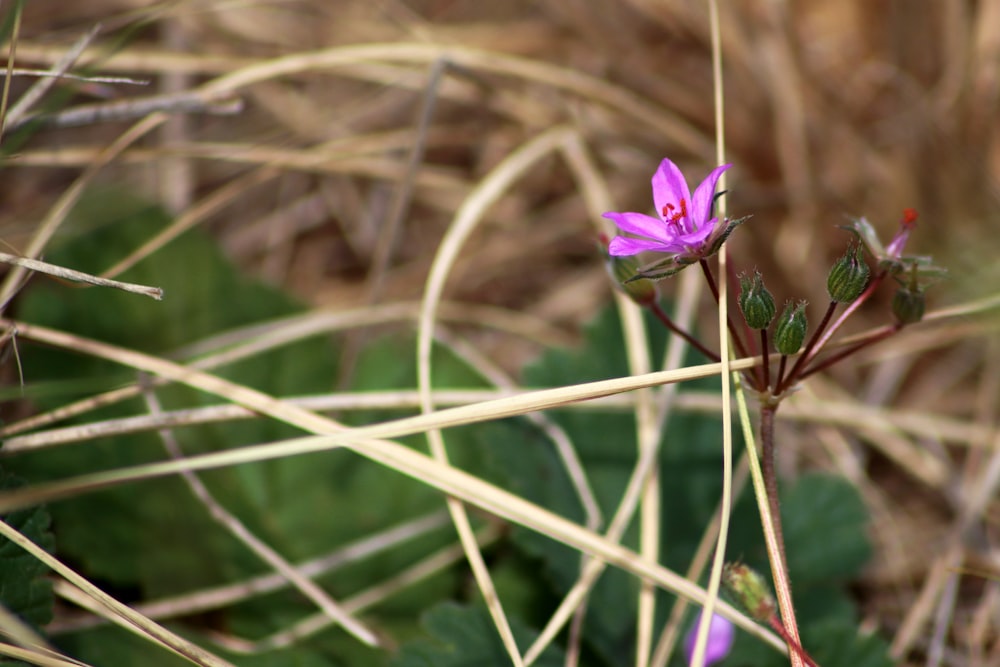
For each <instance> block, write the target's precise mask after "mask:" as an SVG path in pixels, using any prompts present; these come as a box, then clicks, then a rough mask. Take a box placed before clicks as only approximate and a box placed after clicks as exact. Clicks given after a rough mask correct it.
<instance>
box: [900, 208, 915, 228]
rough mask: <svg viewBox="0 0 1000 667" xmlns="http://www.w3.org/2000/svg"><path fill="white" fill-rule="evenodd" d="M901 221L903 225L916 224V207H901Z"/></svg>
mask: <svg viewBox="0 0 1000 667" xmlns="http://www.w3.org/2000/svg"><path fill="white" fill-rule="evenodd" d="M900 222H902V224H903V226H904V227H910V228H912V227H914V226H916V224H917V209H915V208H904V209H903V219H902V220H901V221H900Z"/></svg>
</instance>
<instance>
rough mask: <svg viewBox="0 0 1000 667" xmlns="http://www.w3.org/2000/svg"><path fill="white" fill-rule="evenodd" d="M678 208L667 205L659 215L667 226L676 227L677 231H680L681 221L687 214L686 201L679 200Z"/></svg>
mask: <svg viewBox="0 0 1000 667" xmlns="http://www.w3.org/2000/svg"><path fill="white" fill-rule="evenodd" d="M678 203H679V204H680V207H677V206H674V205H673V204H667V205H666V206H664V207H663V210H662V211H661V213H662V214H663V218H664V221H665V222H666V223H667V224H668V225H676V226H677V228H678V229H681V220H683V219H685V218H686V217H687V214H688V210H687V199H683V198H682V199H681V200H680V201H679V202H678Z"/></svg>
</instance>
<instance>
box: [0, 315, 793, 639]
mask: <svg viewBox="0 0 1000 667" xmlns="http://www.w3.org/2000/svg"><path fill="white" fill-rule="evenodd" d="M20 326H21V328H22V335H24V336H25V337H29V338H32V339H34V340H39V341H41V340H44V341H45V342H47V343H50V344H56V345H62V346H66V347H72V348H74V349H78V350H81V351H85V352H86V353H88V354H93V355H95V356H101V357H104V358H108V359H113V360H115V361H117V362H119V363H124V364H127V365H129V366H132V367H133V368H136V369H138V370H143V371H146V372H149V373H153V374H157V375H160V376H162V377H167V378H170V379H172V380H174V381H176V382H180V383H182V384H185V385H188V386H191V387H194V388H198V389H201V390H203V391H207V392H209V393H213V394H216V395H219V396H224V397H225V398H227V399H228V400H231V401H234V402H237V403H239V404H241V405H244V406H246V407H250V408H252V409H254V410H255V411H257V412H260V413H262V414H266V415H269V416H271V417H273V418H275V419H278V420H280V421H283V422H285V423H289V424H292V425H295V426H298V427H300V428H303V429H305V430H307V431H313V432H319V433H327V434H331V435H325V436H320V437H312V438H302V439H299V440H296V441H286V442H282V443H275V444H272V445H258V446H254V447H244V448H240V449H235V450H230V451H226V452H220V453H214V454H207V455H202V456H197V457H191V458H188V459H186V460H185V461H181V462H168V463H159V464H151V465H144V466H139V467H138V468H136V469H134V470H128V469H124V470H120V471H111V472H108V473H96V474H91V475H84V476H82V477H80V478H77V479H75V480H66V481H64V482H56V483H49V484H39V485H35V486H33V487H29V488H27V489H23V490H18V491H13V492H7V493H0V511H6V510H9V509H13V508H15V507H21V506H24V505H30V504H35V503H37V502H40V501H44V500H47V499H53V498H58V497H66V496H67V495H75V494H77V493H80V492H81V491H83V490H87V489H89V490H93V489H97V488H105V487H107V486H108V485H112V484H120V483H123V482H125V481H127V480H131V479H139V478H150V477H152V476H162V475H169V474H176V473H178V472H180V471H181V470H191V471H195V470H204V469H210V468H213V467H219V466H229V465H238V464H240V463H247V462H250V461H264V460H269V459H272V458H277V457H287V456H295V455H298V454H304V453H308V452H319V451H326V450H329V449H335V448H338V447H349V448H351V449H353V450H354V451H356V452H357V453H359V454H361V455H363V456H365V457H367V458H370V459H372V460H373V461H376V462H379V463H381V464H382V465H385V466H387V467H389V468H392V469H394V470H397V471H399V472H402V473H403V474H405V475H408V476H411V477H414V478H416V479H420V480H421V481H423V482H424V483H426V484H428V485H430V486H433V487H435V488H437V489H440V490H441V491H442V492H444V493H446V494H448V495H450V496H454V497H456V498H459V499H461V500H463V501H465V502H468V503H470V504H474V505H476V506H478V507H480V508H482V509H484V510H486V511H488V512H490V513H492V514H495V515H497V516H499V517H501V518H505V519H507V520H510V521H514V522H516V523H519V524H521V525H524V526H527V527H529V528H532V529H534V530H538V531H540V532H542V533H544V534H546V535H548V536H550V537H553V538H554V539H559V540H561V541H564V542H566V543H567V544H571V545H573V546H574V547H575V548H577V549H580V550H581V551H584V552H587V553H589V554H590V555H592V556H595V557H597V558H599V559H600V560H603V561H606V562H608V563H611V564H614V565H617V566H618V567H622V568H623V569H625V570H627V571H630V572H632V573H634V574H637V575H639V576H643V577H647V578H651V580H652V581H654V582H655V583H656V584H657V585H659V586H666V587H667V588H669V589H670V590H672V591H674V592H675V593H677V594H679V595H683V596H685V597H688V598H689V599H691V600H693V601H696V602H699V603H700V602H701V601H702V592H701V589H699V588H698V587H697V586H695V585H693V584H691V583H690V582H688V581H686V580H684V579H682V578H681V577H678V576H677V575H676V574H674V573H672V572H670V571H669V570H666V569H665V568H662V567H661V566H658V565H655V564H652V563H648V562H646V561H644V560H643V559H641V558H637V557H636V556H635V555H634V553H633V552H632V551H630V550H628V549H625V548H623V547H621V546H620V545H618V544H616V543H613V542H610V541H608V540H607V539H605V538H603V537H600V536H597V535H595V534H594V533H592V532H590V531H588V530H586V529H584V528H582V527H580V526H577V525H576V524H573V523H572V522H569V521H567V520H565V519H563V518H562V517H559V516H557V515H555V514H553V513H551V512H549V511H548V510H545V509H544V508H542V507H539V506H538V505H535V504H532V503H529V502H526V501H525V500H523V499H522V498H520V497H518V496H514V495H512V494H510V493H507V492H506V491H503V490H501V489H498V488H497V487H495V486H492V485H490V484H487V483H485V482H483V481H482V480H480V479H478V478H476V477H473V476H471V475H468V474H466V473H464V472H462V471H459V470H456V469H454V468H452V467H450V466H447V465H442V464H441V463H440V462H438V461H435V460H433V459H431V458H428V457H427V456H424V455H422V454H419V453H417V452H414V451H413V450H411V449H408V448H406V447H403V446H401V445H398V444H396V443H394V442H390V441H387V440H374V438H386V437H397V436H400V435H404V434H408V433H411V434H412V433H423V432H426V431H427V430H429V429H432V428H445V427H448V426H454V425H457V424H459V423H462V422H461V421H460V420H461V419H462V418H467V419H469V418H471V421H481V420H485V419H496V418H499V417H501V416H514V415H517V414H523V413H525V412H529V411H531V410H537V409H544V408H548V407H556V406H558V405H562V404H564V403H566V402H570V401H574V400H583V399H584V398H594V397H598V396H604V395H609V394H613V393H619V392H621V391H628V390H632V389H639V388H643V387H649V386H655V385H658V384H663V383H664V382H673V381H681V380H682V379H691V378H694V377H704V376H705V375H706V374H712V373H718V372H719V364H708V365H706V366H701V367H693V368H685V369H681V370H678V371H667V372H657V373H649V374H647V375H645V376H640V377H627V378H620V379H616V380H604V381H600V382H592V383H588V384H583V385H576V386H572V387H565V388H559V389H555V390H543V391H538V392H532V393H531V394H528V395H522V396H518V397H512V398H511V399H500V400H498V401H494V402H493V403H492V404H486V405H485V406H484V405H478V406H471V408H466V407H460V408H452V409H450V410H444V411H438V412H435V413H432V414H430V415H421V416H418V417H411V418H406V419H401V420H397V421H395V422H387V423H384V424H376V425H373V426H367V427H359V428H353V429H343V428H342V427H341V426H340V425H339V424H337V423H336V422H334V421H332V420H329V419H326V418H324V417H321V416H319V415H317V414H315V413H312V412H308V411H305V410H302V409H301V408H296V407H294V406H291V405H288V404H285V403H282V402H281V401H278V400H276V399H274V398H273V397H270V396H267V395H264V394H262V393H260V392H258V391H255V390H253V389H250V388H248V387H244V386H240V385H235V384H233V383H231V382H228V381H226V380H223V379H221V378H218V377H215V376H210V375H207V374H204V373H201V372H198V371H195V370H192V369H190V368H184V367H181V366H177V365H175V364H172V363H169V362H166V361H164V360H162V359H156V358H153V357H149V356H147V355H144V354H140V353H138V352H134V351H131V350H124V349H121V348H115V347H113V346H110V345H106V344H103V343H98V342H96V341H85V340H83V339H81V338H79V337H76V336H70V335H67V334H63V333H60V332H56V331H52V330H46V329H44V328H42V327H37V326H31V325H20ZM753 364H754V360H752V359H750V360H741V361H737V362H734V363H733V364H732V366H733V367H734V368H738V367H743V368H746V367H750V366H752V365H753ZM708 369H711V370H710V371H709V370H708ZM525 396H530V398H529V399H528V400H527V401H526V400H525ZM449 412H450V413H452V414H451V415H450V416H449V415H448V413H449ZM456 412H457V413H458V414H459V419H455V413H456ZM463 412H468V413H470V414H468V415H465V417H462V416H461V415H462V413H463ZM442 417H444V418H442ZM471 421H470V422H466V423H471ZM723 613H726V614H727V615H729V616H730V617H731V618H733V620H734V621H735V622H737V623H738V624H740V625H741V627H744V628H745V629H747V630H749V631H752V632H754V633H755V634H757V635H758V636H765V637H768V638H769V641H772V642H774V641H776V639H775V638H774V637H773V635H770V633H767V632H766V631H763V630H761V629H759V628H757V626H756V625H755V624H753V623H750V622H749V621H747V620H746V619H745V618H744V617H743V616H741V615H739V614H736V613H735V612H734V610H732V608H729V607H723Z"/></svg>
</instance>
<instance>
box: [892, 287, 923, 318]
mask: <svg viewBox="0 0 1000 667" xmlns="http://www.w3.org/2000/svg"><path fill="white" fill-rule="evenodd" d="M892 314H893V315H895V316H896V321H898V322H899V323H900V324H915V323H917V322H919V321H920V320H922V319H924V293H923V292H921V291H920V290H914V289H910V288H908V287H900V288H899V291H897V292H896V293H895V294H894V295H893V297H892Z"/></svg>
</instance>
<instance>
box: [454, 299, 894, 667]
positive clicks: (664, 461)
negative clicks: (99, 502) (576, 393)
mask: <svg viewBox="0 0 1000 667" xmlns="http://www.w3.org/2000/svg"><path fill="white" fill-rule="evenodd" d="M651 336H652V337H653V339H654V340H653V349H654V350H656V349H662V341H661V340H658V337H659V334H658V328H657V327H655V324H654V325H653V328H652V329H651ZM626 373H627V366H626V363H625V358H624V347H623V343H622V338H621V334H620V326H619V324H618V321H617V318H616V317H615V315H614V314H613V313H612V312H610V311H609V312H607V313H605V315H604V316H602V317H601V318H600V319H599V320H598V321H597V322H596V323H595V324H594V325H593V327H592V328H591V329H590V331H589V332H588V335H587V340H586V344H585V346H584V347H583V348H582V349H578V350H553V351H549V352H548V353H547V354H546V355H544V356H543V357H542V359H540V360H539V361H538V362H537V363H536V364H534V365H533V366H531V367H529V368H528V369H526V371H525V383H526V384H528V385H531V386H559V385H568V384H574V383H578V382H584V381H589V380H595V379H602V378H608V377H615V376H621V375H624V374H626ZM692 387H695V388H699V389H709V390H713V389H714V390H717V385H716V383H714V382H711V381H703V382H699V383H693V384H691V385H686V386H685V387H684V388H683V389H685V390H686V389H690V388H692ZM552 416H553V418H554V419H555V420H556V421H557V422H558V423H559V424H560V425H561V426H562V427H563V428H564V429H565V430H566V432H567V433H568V435H569V436H570V438H571V440H572V441H573V443H574V445H575V447H576V450H577V452H578V453H579V456H580V457H581V459H582V461H583V463H584V466H585V468H586V470H587V474H588V476H589V478H590V480H591V483H592V485H593V487H594V491H595V493H596V495H597V498H598V501H599V503H600V505H601V508H602V511H603V513H604V516H605V521H608V520H610V516H611V515H612V513H613V512H614V510H615V508H616V506H617V505H616V504H617V502H618V501H619V499H620V497H621V494H622V491H623V489H624V487H625V484H626V482H627V479H628V477H629V475H630V473H631V471H632V467H633V466H634V463H635V460H636V450H635V426H634V422H633V418H632V416H631V415H630V414H626V413H611V412H598V411H596V410H595V411H584V410H556V411H553V412H552ZM720 429H721V421H720V420H719V419H718V418H717V417H706V416H699V415H691V414H675V415H674V416H673V417H672V418H671V420H670V423H669V424H668V425H667V429H666V431H665V438H664V441H663V443H662V450H661V456H660V463H661V493H662V497H663V525H662V526H661V532H662V550H661V553H662V558H663V560H664V562H665V564H666V565H667V566H669V567H671V568H673V569H674V570H675V571H683V570H684V569H686V567H687V565H688V563H689V562H690V558H691V557H692V555H693V553H694V550H695V548H696V545H697V542H698V540H699V539H700V537H701V533H702V531H703V529H704V526H706V525H707V523H708V521H709V520H710V518H711V515H712V513H713V512H714V510H715V507H716V505H717V503H718V499H719V497H720V494H721V466H722V456H721V451H720V448H719V440H720V438H719V431H720ZM483 442H484V444H483V447H482V454H481V456H482V457H483V460H484V462H485V463H486V464H487V465H488V467H489V468H490V470H491V477H492V478H493V479H494V480H495V481H498V482H501V483H503V484H504V485H505V486H506V487H507V488H509V489H511V490H512V491H514V492H515V493H518V494H521V495H523V496H525V497H526V498H528V499H529V500H532V501H533V502H537V503H539V504H541V505H543V506H545V507H548V508H549V509H551V510H553V511H555V512H558V513H559V514H561V515H563V516H565V517H567V518H570V519H572V520H574V521H578V522H582V521H583V518H584V515H583V508H582V506H581V504H580V502H579V500H578V499H577V497H576V495H575V493H574V492H573V490H572V487H571V485H570V483H569V479H568V477H567V475H566V474H565V472H564V471H563V468H562V465H561V463H560V461H559V459H558V458H557V456H556V454H555V451H554V448H553V446H552V445H551V443H549V442H548V440H547V439H546V438H545V436H544V435H543V434H541V433H540V432H539V431H538V430H537V429H536V428H535V427H534V426H532V425H531V424H529V423H528V422H526V421H525V420H520V419H515V420H507V421H505V422H503V423H499V424H492V425H490V426H487V427H485V428H484V429H483ZM779 446H780V443H779ZM785 486H786V487H787V488H785V490H784V493H783V516H785V517H786V519H785V536H786V541H787V544H788V551H789V567H790V569H791V571H792V577H793V579H792V580H793V585H794V586H795V591H796V596H797V601H798V605H799V609H800V621H801V622H802V623H803V625H804V628H805V630H806V637H807V641H809V642H815V643H814V644H810V645H809V646H808V647H807V648H810V649H812V648H813V647H815V648H816V650H817V652H822V651H823V650H827V649H829V650H834V649H838V650H839V649H844V647H845V646H852V647H853V646H856V647H857V650H858V651H863V650H866V651H869V652H874V653H873V654H875V655H877V654H878V650H877V648H872V646H874V644H872V642H871V640H870V639H861V638H858V637H856V636H854V635H851V636H845V635H844V633H839V634H838V636H837V638H836V640H835V642H834V641H831V643H829V644H828V643H827V640H826V639H824V637H823V635H822V634H821V633H814V632H811V631H810V628H811V627H813V626H815V627H820V626H824V627H828V626H829V624H831V623H832V624H834V625H836V624H837V623H840V625H839V626H837V627H844V628H851V627H853V626H852V625H851V624H852V623H853V622H854V620H855V619H854V609H853V604H852V603H851V602H850V600H849V598H848V597H847V596H846V594H845V591H844V590H843V588H842V586H843V584H844V583H845V582H846V581H847V580H848V579H849V578H850V577H852V576H855V575H856V574H857V573H858V571H859V569H860V567H861V566H862V564H863V563H864V561H865V559H866V558H867V557H868V554H869V550H870V548H869V545H868V542H867V539H866V537H865V533H864V530H865V523H866V515H865V511H864V506H863V504H862V503H861V501H860V499H859V498H858V497H857V494H856V492H855V491H854V490H853V488H852V487H851V486H850V485H849V484H848V483H846V482H844V481H842V480H839V479H836V478H831V477H825V476H821V475H809V476H806V477H803V478H801V479H800V480H798V481H797V482H794V483H786V485H785ZM513 538H514V544H515V545H516V547H517V548H518V549H519V550H521V552H522V553H523V554H524V556H526V557H527V558H529V559H534V560H536V561H537V562H540V563H541V564H542V565H543V567H542V568H539V569H538V571H537V573H536V574H534V577H533V579H534V582H535V583H534V584H533V585H534V586H535V587H547V588H549V589H551V590H552V592H553V593H554V594H555V596H556V598H554V599H558V597H559V596H561V595H563V594H565V592H566V591H567V590H568V589H569V587H570V586H571V585H572V584H573V583H574V582H575V580H576V578H577V575H578V572H579V566H580V557H579V554H578V553H577V552H575V551H574V550H572V549H570V548H568V547H566V546H564V545H562V544H560V543H558V542H555V541H553V540H550V539H548V538H546V537H543V536H541V535H538V534H536V533H533V532H531V531H528V530H524V529H515V530H514V531H513ZM624 541H625V544H627V545H628V546H630V547H632V548H635V547H636V546H637V540H636V538H635V534H634V530H633V531H631V532H629V533H627V534H626V538H625V540H624ZM729 553H730V554H731V558H730V559H731V560H743V561H745V562H747V563H749V564H751V565H752V566H754V567H756V568H758V569H760V570H761V571H764V572H767V571H768V569H767V561H766V553H765V550H764V547H763V542H762V540H761V537H760V520H759V517H758V514H757V508H756V504H755V502H754V500H753V498H752V496H751V495H750V494H749V492H748V493H746V494H744V495H743V497H741V498H740V499H739V501H738V502H737V503H736V506H735V508H734V515H733V530H732V534H731V538H730V546H729ZM494 566H496V564H495V565H494ZM522 571H526V572H530V569H529V570H522ZM529 576H530V575H529ZM637 591H638V586H637V583H636V582H635V580H634V579H633V578H632V577H631V576H629V575H626V574H624V573H623V572H621V571H619V570H616V569H614V568H609V569H608V570H607V571H606V572H605V574H604V575H602V577H601V579H600V580H599V581H598V583H597V585H596V586H595V588H594V590H593V592H592V594H591V596H590V598H589V606H588V609H589V611H588V615H587V620H586V623H585V630H584V635H583V636H584V638H585V651H590V652H592V660H593V662H592V663H590V664H606V665H618V664H628V663H630V662H632V661H633V656H632V652H633V650H634V649H633V645H634V632H635V623H636V619H635V609H636V595H637ZM500 593H501V600H504V601H505V602H509V601H510V600H508V599H507V598H505V597H504V594H503V589H502V587H501V591H500ZM511 599H512V600H514V601H515V602H516V601H517V600H519V599H521V598H520V597H519V596H518V595H514V596H512V598H511ZM536 599H537V598H536ZM659 602H660V604H659V610H660V618H659V621H660V622H662V621H663V620H665V613H666V608H667V605H668V604H669V603H670V602H671V598H670V597H669V596H668V595H666V594H661V596H660V601H659ZM548 611H551V609H549V610H548ZM548 611H546V610H538V609H537V608H536V609H531V608H519V607H518V606H517V605H516V604H509V605H508V612H510V613H512V614H513V615H514V616H515V617H521V618H536V617H541V618H542V619H544V618H545V616H546V614H547V613H548ZM806 624H812V625H806ZM494 632H495V630H494ZM748 643H749V644H752V645H754V646H756V647H757V648H756V649H755V650H754V651H753V655H754V656H756V657H755V658H754V660H755V662H750V663H747V664H767V663H766V661H767V660H774V659H776V660H778V663H776V664H781V662H780V661H781V657H780V656H779V655H778V654H776V653H775V652H774V651H772V650H771V649H770V648H768V647H765V646H763V645H761V644H760V643H759V642H757V641H756V640H753V639H751V638H749V637H746V638H744V641H743V642H742V644H741V645H745V644H748ZM866 647H867V648H866ZM456 650H460V649H456ZM851 650H852V651H853V650H854V649H853V648H852V649H851ZM675 657H676V656H675ZM676 659H677V660H678V661H679V660H680V658H679V657H676ZM730 660H732V661H734V664H740V663H739V662H738V658H737V657H736V654H734V656H733V657H732V658H730ZM467 664H469V663H467ZM677 664H680V662H677ZM727 664H728V663H727ZM824 664H825V663H824ZM873 664H877V663H873Z"/></svg>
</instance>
